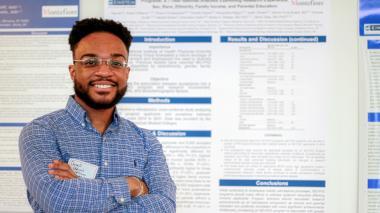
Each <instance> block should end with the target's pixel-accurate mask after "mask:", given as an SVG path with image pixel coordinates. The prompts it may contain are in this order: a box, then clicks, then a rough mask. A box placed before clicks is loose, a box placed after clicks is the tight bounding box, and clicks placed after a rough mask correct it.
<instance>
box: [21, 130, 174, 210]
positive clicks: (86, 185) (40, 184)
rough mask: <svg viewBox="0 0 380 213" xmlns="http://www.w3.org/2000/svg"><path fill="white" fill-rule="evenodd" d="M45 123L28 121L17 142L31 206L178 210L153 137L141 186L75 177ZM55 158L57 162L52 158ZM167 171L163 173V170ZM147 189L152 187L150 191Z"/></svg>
mask: <svg viewBox="0 0 380 213" xmlns="http://www.w3.org/2000/svg"><path fill="white" fill-rule="evenodd" d="M51 132H52V130H51V128H49V127H46V125H40V124H31V125H28V126H26V127H25V128H24V129H23V131H22V133H21V135H20V141H19V148H20V156H21V166H22V173H23V176H24V180H25V183H26V186H27V189H28V192H29V196H30V200H31V205H32V206H33V208H34V209H35V210H36V209H37V210H43V211H45V212H110V211H126V212H175V190H176V188H175V185H174V183H173V181H172V180H171V178H170V176H169V175H168V174H169V173H168V168H167V165H166V163H165V158H164V155H163V153H162V147H161V145H160V144H159V143H158V142H157V143H156V142H155V141H154V140H155V138H154V137H153V136H151V135H147V136H146V138H147V140H151V141H152V143H151V144H150V145H149V147H148V148H147V149H148V150H149V151H148V152H149V154H148V159H147V164H146V166H145V168H144V176H143V180H144V182H143V184H142V190H143V194H144V196H137V197H136V195H137V194H138V193H139V192H140V186H139V183H138V180H136V179H135V178H132V177H115V178H97V179H87V178H77V177H76V175H75V173H73V171H72V170H71V169H69V168H68V167H67V166H68V165H67V164H66V163H63V162H61V161H62V157H61V154H60V150H59V148H58V147H57V145H56V141H57V140H56V138H55V136H54V135H53V134H52V133H51ZM54 159H56V161H53V160H54ZM163 171H164V172H163ZM148 188H149V190H148Z"/></svg>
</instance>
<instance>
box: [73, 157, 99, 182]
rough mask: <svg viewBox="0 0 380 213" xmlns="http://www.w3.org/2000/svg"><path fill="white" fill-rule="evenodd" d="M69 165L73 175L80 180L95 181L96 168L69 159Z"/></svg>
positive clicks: (92, 165)
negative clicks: (80, 178)
mask: <svg viewBox="0 0 380 213" xmlns="http://www.w3.org/2000/svg"><path fill="white" fill-rule="evenodd" d="M69 165H70V167H71V169H72V170H73V171H74V172H75V174H76V175H77V176H79V177H82V178H89V179H95V176H96V173H97V172H98V166H97V165H94V164H91V163H87V162H84V161H81V160H78V159H75V158H70V159H69Z"/></svg>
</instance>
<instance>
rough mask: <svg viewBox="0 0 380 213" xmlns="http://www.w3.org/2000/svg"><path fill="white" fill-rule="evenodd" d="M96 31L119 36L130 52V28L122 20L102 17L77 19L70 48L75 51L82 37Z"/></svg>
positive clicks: (70, 38) (71, 34)
mask: <svg viewBox="0 0 380 213" xmlns="http://www.w3.org/2000/svg"><path fill="white" fill-rule="evenodd" d="M95 32H108V33H111V34H113V35H115V36H117V37H119V38H120V39H121V40H122V41H123V43H124V45H125V47H126V48H127V51H128V52H129V47H130V46H131V42H132V35H131V32H130V31H129V30H128V28H127V27H125V26H124V25H122V24H121V23H120V22H116V21H113V20H109V19H102V18H86V19H82V20H80V21H76V22H75V24H74V26H73V28H72V29H71V32H70V35H69V44H70V50H71V51H72V52H74V49H75V47H76V45H77V44H78V43H79V41H80V40H82V38H84V37H85V36H87V35H89V34H91V33H95Z"/></svg>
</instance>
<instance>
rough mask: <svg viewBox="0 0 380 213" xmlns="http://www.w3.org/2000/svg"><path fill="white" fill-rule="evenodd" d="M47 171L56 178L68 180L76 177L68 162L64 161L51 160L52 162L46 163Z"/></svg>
mask: <svg viewBox="0 0 380 213" xmlns="http://www.w3.org/2000/svg"><path fill="white" fill-rule="evenodd" d="M48 168H49V170H48V173H49V174H50V175H54V178H56V179H58V180H70V179H74V178H78V176H77V175H76V174H75V172H74V171H73V170H72V169H71V167H70V166H69V164H67V163H64V162H62V161H59V160H53V162H52V163H50V164H49V165H48Z"/></svg>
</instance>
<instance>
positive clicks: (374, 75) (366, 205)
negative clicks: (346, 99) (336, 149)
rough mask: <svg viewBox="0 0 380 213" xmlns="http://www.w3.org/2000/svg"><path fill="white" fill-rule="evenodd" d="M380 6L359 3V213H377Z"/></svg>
mask: <svg viewBox="0 0 380 213" xmlns="http://www.w3.org/2000/svg"><path fill="white" fill-rule="evenodd" d="M379 10H380V3H379V2H378V1H369V0H361V1H360V11H359V15H360V20H359V23H360V28H359V31H360V37H359V59H360V60H359V65H360V67H359V71H360V83H361V85H360V94H361V99H360V101H359V103H360V104H359V107H360V114H359V115H360V132H359V136H360V139H359V212H366V213H374V212H379V211H380V170H379V168H380V134H379V132H380V101H379V97H380V89H379V85H380V15H379V12H378V11H379Z"/></svg>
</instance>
